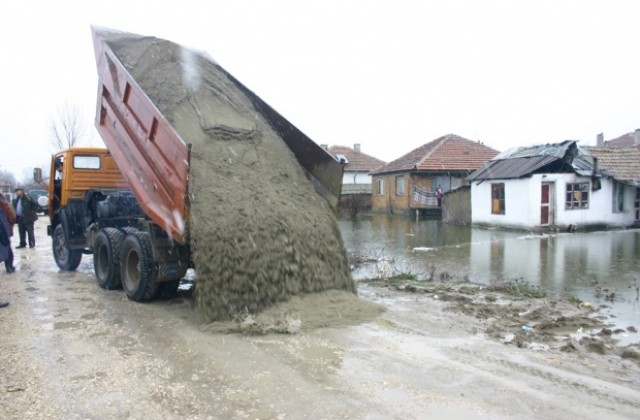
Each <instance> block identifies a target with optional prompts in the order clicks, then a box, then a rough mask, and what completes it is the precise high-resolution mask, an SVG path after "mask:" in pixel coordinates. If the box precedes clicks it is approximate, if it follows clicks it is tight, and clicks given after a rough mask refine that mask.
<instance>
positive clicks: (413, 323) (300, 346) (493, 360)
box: [0, 218, 640, 419]
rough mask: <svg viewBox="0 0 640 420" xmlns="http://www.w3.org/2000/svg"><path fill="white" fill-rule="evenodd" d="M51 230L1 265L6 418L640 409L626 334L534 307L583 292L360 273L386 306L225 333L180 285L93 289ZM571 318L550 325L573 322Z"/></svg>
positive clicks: (563, 306) (533, 414)
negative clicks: (143, 300)
mask: <svg viewBox="0 0 640 420" xmlns="http://www.w3.org/2000/svg"><path fill="white" fill-rule="evenodd" d="M45 232H46V221H45V220H44V219H43V218H41V219H40V220H39V221H38V222H37V247H36V249H35V250H30V249H23V250H16V262H17V264H16V265H17V267H18V271H17V272H16V273H15V274H12V275H7V274H5V273H4V272H2V274H0V297H1V298H3V299H7V300H9V301H10V303H11V304H10V306H9V307H7V308H2V309H0V336H1V337H2V339H1V341H0V366H1V370H0V413H2V414H1V415H2V418H9V419H24V418H34V419H39V418H54V419H58V418H60V419H73V418H83V419H84V418H95V419H101V418H105V419H107V418H108V419H113V418H121V419H129V418H131V419H138V418H140V419H142V418H145V419H155V418H164V419H172V418H176V419H178V418H180V419H182V418H192V419H208V418H211V419H218V418H221V419H227V418H234V419H235V418H238V419H244V418H251V419H318V418H327V419H334V418H335V419H338V418H340V419H342V418H349V419H351V418H353V419H389V418H393V419H410V418H416V419H419V418H451V419H515V418H517V419H538V418H557V419H587V418H589V419H591V418H593V419H601V418H608V419H612V418H638V417H640V408H639V407H640V365H639V362H638V358H637V353H634V348H633V347H631V348H629V352H628V353H627V354H620V353H618V352H614V351H607V347H608V346H610V345H611V343H612V342H611V341H606V342H604V344H603V345H602V346H601V348H602V349H604V351H601V352H600V351H594V349H592V348H591V346H589V344H588V342H585V341H584V340H581V338H582V337H577V336H574V337H573V339H571V338H569V339H568V341H566V342H565V348H564V349H562V348H560V347H561V346H555V345H552V344H549V343H552V341H549V337H548V336H546V335H545V334H543V333H542V330H543V328H542V326H541V325H542V324H541V323H540V321H541V320H542V319H545V318H553V319H556V320H558V321H560V320H562V319H563V317H564V318H566V319H581V318H576V317H575V316H578V317H582V316H587V317H589V315H592V314H593V313H592V312H591V309H592V308H588V307H584V306H583V307H580V306H579V303H578V302H577V301H576V302H566V301H556V300H550V299H548V298H546V297H545V298H537V297H535V296H526V293H525V296H520V295H518V294H517V293H516V292H514V291H513V290H508V289H507V290H498V289H480V290H478V289H475V290H471V289H467V288H465V287H463V286H465V285H467V283H464V284H463V283H458V282H449V283H447V282H444V283H438V284H436V283H433V284H429V285H426V286H427V287H425V283H424V282H419V283H418V285H416V283H415V282H413V281H412V280H409V281H397V282H390V281H385V282H382V283H367V282H359V283H358V294H359V296H360V299H361V300H362V301H364V302H366V303H367V305H365V306H367V307H368V306H369V305H374V306H376V307H380V308H382V310H380V311H377V312H376V313H375V314H374V315H373V314H372V313H368V314H367V315H366V316H363V317H360V318H354V319H357V321H358V322H352V323H349V322H338V320H340V319H341V318H343V317H342V316H341V309H340V308H341V301H340V298H339V297H332V296H329V298H328V302H330V303H332V304H328V305H326V306H325V311H326V314H325V319H328V320H334V321H335V322H329V323H328V324H327V325H322V324H318V325H314V326H313V327H312V328H305V325H304V324H305V321H304V319H306V318H305V305H304V303H303V304H301V305H298V306H293V307H283V310H285V309H286V311H287V313H286V316H287V318H289V319H291V320H292V324H293V325H297V326H298V327H300V328H294V329H289V330H287V329H284V330H280V332H269V333H266V334H264V333H260V331H249V332H245V333H230V332H228V331H231V329H224V328H215V325H211V324H209V325H203V324H202V323H201V322H200V321H199V317H198V314H197V312H196V310H195V309H194V299H193V297H192V296H191V294H190V292H189V291H184V292H183V293H182V294H181V295H180V296H179V297H177V298H174V299H171V300H167V301H156V302H153V303H150V304H140V303H135V302H131V301H129V300H127V298H126V297H125V295H124V293H122V291H105V290H102V289H100V288H99V287H98V286H97V284H96V282H95V279H94V277H93V274H92V266H91V258H90V257H87V256H85V257H84V259H83V262H82V264H81V266H80V268H79V270H78V271H77V272H75V273H63V272H59V271H58V270H57V269H56V266H55V264H54V263H53V259H52V257H51V251H50V249H49V248H50V241H49V238H47V237H46V233H45ZM14 242H15V238H14ZM522 290H524V289H522ZM522 290H521V289H519V291H522ZM572 303H573V305H572ZM346 304H349V301H347V303H346ZM500 307H502V308H506V309H504V310H502V309H499V308H500ZM292 308H293V309H292ZM540 308H542V309H540ZM542 311H548V312H547V313H546V315H544V316H540V314H541V312H542ZM347 312H348V311H345V313H347ZM296 320H297V321H300V323H302V325H300V323H296V322H295V321H296ZM530 320H531V321H532V322H531V323H532V324H533V331H532V332H525V331H523V330H522V325H520V323H524V322H529V321H530ZM536 320H537V321H536ZM244 321H246V319H245V320H244ZM535 322H538V323H537V324H536V323H535ZM578 322H582V321H578ZM556 324H557V323H556ZM494 325H498V326H499V328H498V330H495V329H492V328H493V326H494ZM565 327H566V328H565V329H566V331H559V330H558V331H553V332H552V333H551V335H552V336H555V335H559V336H561V335H564V334H567V333H568V331H569V330H575V332H577V328H578V324H571V323H570V322H567V325H566V326H565ZM590 327H594V328H597V324H594V325H589V328H590ZM585 330H586V328H585V329H583V332H584V331H585ZM223 331H227V332H223ZM238 331H241V329H239V330H238ZM286 331H288V332H286ZM496 331H497V332H496ZM627 333H628V334H635V333H634V332H629V331H628V332H627ZM611 335H612V336H613V335H614V333H613V332H612V333H611ZM589 337H591V336H589ZM567 343H568V344H570V345H571V346H573V348H572V347H571V346H569V345H568V344H567Z"/></svg>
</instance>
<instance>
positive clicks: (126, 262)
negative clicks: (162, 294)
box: [120, 232, 158, 302]
mask: <svg viewBox="0 0 640 420" xmlns="http://www.w3.org/2000/svg"><path fill="white" fill-rule="evenodd" d="M120 277H121V280H122V288H123V289H124V292H125V293H126V294H127V297H128V298H129V299H131V300H133V301H136V302H144V301H147V300H151V299H153V297H154V296H155V294H156V290H157V287H158V283H157V282H156V267H155V264H154V262H153V256H152V255H151V245H150V243H149V235H148V234H146V233H143V232H137V233H132V234H128V235H127V236H126V237H125V238H124V241H123V242H122V254H121V259H120Z"/></svg>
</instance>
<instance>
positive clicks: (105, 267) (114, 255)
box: [93, 228, 124, 290]
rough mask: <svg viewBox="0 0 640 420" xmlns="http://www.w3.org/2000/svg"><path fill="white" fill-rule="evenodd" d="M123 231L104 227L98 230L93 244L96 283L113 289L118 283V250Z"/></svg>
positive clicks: (117, 286) (118, 286)
mask: <svg viewBox="0 0 640 420" xmlns="http://www.w3.org/2000/svg"><path fill="white" fill-rule="evenodd" d="M123 239H124V233H123V232H122V231H120V230H119V229H115V228H104V229H101V230H100V231H99V232H98V235H97V236H96V242H95V244H94V246H93V269H94V271H95V273H96V280H97V281H98V285H99V286H100V287H102V288H103V289H107V290H114V289H118V288H120V287H121V286H122V284H121V283H120V251H121V250H122V241H123Z"/></svg>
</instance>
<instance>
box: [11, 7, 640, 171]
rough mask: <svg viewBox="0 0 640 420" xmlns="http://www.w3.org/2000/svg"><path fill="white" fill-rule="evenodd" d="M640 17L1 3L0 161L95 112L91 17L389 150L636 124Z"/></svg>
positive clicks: (568, 134)
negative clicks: (75, 113)
mask: <svg viewBox="0 0 640 420" xmlns="http://www.w3.org/2000/svg"><path fill="white" fill-rule="evenodd" d="M639 22H640V2H638V1H634V0H628V1H619V0H612V1H595V0H562V1H560V0H556V1H547V0H536V1H522V0H494V1H491V0H483V1H472V0H468V1H461V0H447V1H444V0H443V1H431V0H415V1H407V0H405V1H402V0H390V1H382V0H366V1H346V0H342V1H340V0H323V1H302V0H298V1H295V0H291V1H285V0H281V1H264V0H229V1H219V0H211V1H204V0H203V1H195V0H182V1H179V2H172V1H167V2H158V1H134V0H129V1H120V0H110V1H109V2H89V1H80V0H77V1H73V0H58V1H55V2H54V1H6V2H4V3H3V10H2V14H0V51H2V54H3V60H2V63H3V65H2V73H1V74H2V77H0V92H1V95H2V96H1V99H0V133H1V134H0V135H1V136H2V137H1V138H2V153H1V154H0V169H6V170H9V171H11V172H13V173H14V174H15V175H16V177H17V178H18V179H21V178H23V175H24V174H25V173H26V171H30V168H31V167H33V166H45V165H46V164H47V162H48V160H49V156H50V154H51V153H52V152H53V150H52V146H51V142H50V135H49V129H48V125H49V123H50V121H51V119H52V117H53V115H54V113H55V112H56V110H57V109H58V108H60V107H61V106H62V105H63V104H65V103H70V104H72V105H74V106H77V107H78V108H79V109H80V110H81V112H82V114H83V116H84V118H85V119H86V121H87V124H88V125H91V126H92V125H93V118H94V114H95V102H96V89H97V77H96V68H95V60H94V55H93V45H92V40H91V31H90V25H92V24H93V25H98V26H105V27H110V28H113V29H118V30H124V31H129V32H134V33H138V34H142V35H151V36H157V37H161V38H165V39H169V40H171V41H175V42H178V43H180V44H183V45H185V46H189V47H193V48H195V49H199V50H204V51H206V52H207V53H208V54H209V55H211V56H212V57H213V58H214V59H215V60H216V61H217V62H219V63H220V64H221V65H222V66H223V67H225V68H226V69H227V70H228V71H229V72H231V73H232V74H233V75H234V76H235V77H237V78H238V79H239V80H240V81H241V82H243V83H244V84H245V85H246V86H247V87H249V88H250V89H252V90H253V91H254V92H255V93H256V94H258V95H259V96H260V97H261V98H262V99H264V100H265V101H266V102H267V103H269V104H270V105H271V106H273V107H274V108H275V109H277V110H278V111H279V112H280V113H281V114H282V115H284V116H285V117H286V118H287V119H289V120H290V121H291V122H292V123H293V124H295V125H296V126H297V127H298V128H300V129H301V130H302V131H303V132H305V133H306V134H307V135H308V136H309V137H311V138H312V139H313V140H314V141H316V142H317V143H327V144H332V145H333V144H341V145H347V146H350V145H352V144H353V143H361V144H362V148H363V151H364V152H366V153H368V154H371V155H373V156H375V157H377V158H380V159H383V160H386V161H390V160H393V159H395V158H397V157H399V156H401V155H402V154H404V153H406V152H408V151H410V150H411V149H413V148H415V147H418V146H420V145H422V144H424V143H426V142H428V141H431V140H433V139H435V138H437V137H439V136H441V135H444V134H448V133H456V134H459V135H461V136H463V137H466V138H469V139H471V140H481V141H483V142H484V143H485V144H487V145H489V146H492V147H494V148H496V149H498V150H501V151H502V150H505V149H507V148H509V147H512V146H519V145H530V144H535V143H544V142H557V141H562V140H566V139H575V140H580V141H581V144H594V143H595V138H596V135H597V133H599V132H604V134H605V138H612V137H616V136H619V135H622V134H624V133H626V132H629V131H633V130H635V129H636V128H639V127H640V77H639V74H640V54H638V49H639V44H640V23H639ZM92 131H93V130H92ZM93 132H94V133H95V131H93ZM94 137H95V140H94V142H95V144H96V145H101V140H100V139H99V137H98V136H97V134H94Z"/></svg>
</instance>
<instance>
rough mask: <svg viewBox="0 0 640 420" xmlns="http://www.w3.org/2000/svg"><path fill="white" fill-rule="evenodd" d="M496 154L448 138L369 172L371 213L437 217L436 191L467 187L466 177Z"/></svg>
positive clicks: (472, 143) (451, 136) (469, 142)
mask: <svg viewBox="0 0 640 420" xmlns="http://www.w3.org/2000/svg"><path fill="white" fill-rule="evenodd" d="M497 154H498V151H497V150H494V149H492V148H490V147H488V146H485V145H484V144H482V143H480V142H477V141H472V140H468V139H465V138H463V137H460V136H458V135H455V134H448V135H445V136H442V137H439V138H437V139H435V140H433V141H431V142H429V143H426V144H424V145H422V146H420V147H418V148H417V149H414V150H412V151H411V152H409V153H407V154H406V155H404V156H401V157H400V158H398V159H396V160H394V161H392V162H389V163H387V164H386V165H384V166H382V167H380V168H378V169H376V170H374V171H373V172H371V175H372V178H373V193H372V196H371V204H372V209H373V210H374V211H387V212H392V213H400V214H410V213H414V212H415V213H416V214H421V215H425V214H436V215H439V214H440V207H439V206H438V200H437V197H436V189H437V188H438V186H440V187H441V188H442V190H443V192H445V193H446V192H447V191H449V190H451V189H455V188H458V187H461V186H463V185H467V184H468V183H467V181H466V177H467V176H468V175H469V174H471V173H472V172H473V171H475V170H477V169H478V168H480V167H482V166H483V165H484V164H485V163H487V161H489V159H491V158H492V157H494V156H496V155H497Z"/></svg>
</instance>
